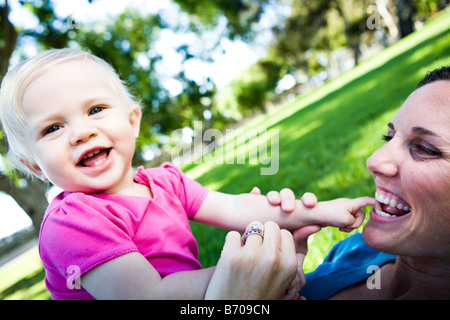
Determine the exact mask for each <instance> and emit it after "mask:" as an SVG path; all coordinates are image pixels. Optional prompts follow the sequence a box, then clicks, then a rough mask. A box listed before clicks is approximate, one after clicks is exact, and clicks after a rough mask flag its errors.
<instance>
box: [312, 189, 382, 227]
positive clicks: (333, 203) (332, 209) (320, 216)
mask: <svg viewBox="0 0 450 320" xmlns="http://www.w3.org/2000/svg"><path fill="white" fill-rule="evenodd" d="M375 203H376V201H375V199H373V198H371V197H361V198H356V199H346V198H340V199H335V200H330V201H323V202H320V203H319V204H318V205H317V206H316V207H315V208H314V209H313V211H314V212H311V214H312V215H313V217H312V218H313V219H314V223H315V224H319V225H321V226H323V227H325V226H331V227H338V228H339V230H341V231H345V232H350V231H352V230H353V229H356V228H358V227H359V226H360V225H361V224H362V223H363V221H364V217H365V215H366V214H365V212H364V211H363V210H362V208H363V207H365V206H369V205H371V206H374V205H375ZM316 210H317V211H316Z"/></svg>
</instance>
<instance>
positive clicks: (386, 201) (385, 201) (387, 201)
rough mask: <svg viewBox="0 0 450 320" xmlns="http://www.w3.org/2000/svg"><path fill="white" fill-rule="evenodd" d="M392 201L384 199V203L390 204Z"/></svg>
mask: <svg viewBox="0 0 450 320" xmlns="http://www.w3.org/2000/svg"><path fill="white" fill-rule="evenodd" d="M390 201H391V199H389V198H385V199H384V201H383V203H384V204H389V202H390Z"/></svg>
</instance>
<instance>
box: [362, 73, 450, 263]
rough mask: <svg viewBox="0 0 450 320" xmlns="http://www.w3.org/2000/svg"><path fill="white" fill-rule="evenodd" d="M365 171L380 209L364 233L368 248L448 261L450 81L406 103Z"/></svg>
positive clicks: (375, 210)
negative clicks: (373, 186) (372, 181)
mask: <svg viewBox="0 0 450 320" xmlns="http://www.w3.org/2000/svg"><path fill="white" fill-rule="evenodd" d="M367 168H368V169H369V170H370V171H371V173H372V175H373V177H374V180H375V185H376V197H377V200H378V201H379V205H378V206H377V207H376V208H372V210H371V212H370V220H369V221H368V223H367V224H366V227H365V228H364V230H363V236H364V240H365V241H366V243H367V244H368V245H369V246H371V247H372V248H375V249H378V250H381V251H384V252H389V253H393V254H397V255H404V256H414V257H426V258H436V257H439V258H440V259H442V258H445V259H447V260H450V81H436V82H433V83H430V84H427V85H425V86H423V87H421V88H419V89H417V90H415V91H414V92H413V93H412V94H411V95H410V96H409V97H408V98H407V99H406V101H405V102H404V104H403V105H402V107H401V108H400V109H399V110H398V112H397V114H396V115H395V117H394V119H392V121H391V122H390V123H389V124H388V129H387V135H386V143H385V144H384V145H383V147H381V148H380V149H378V150H377V151H375V152H374V153H373V154H372V156H371V157H370V158H369V159H368V160H367ZM405 207H406V210H405Z"/></svg>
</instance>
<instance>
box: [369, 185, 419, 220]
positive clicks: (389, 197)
mask: <svg viewBox="0 0 450 320" xmlns="http://www.w3.org/2000/svg"><path fill="white" fill-rule="evenodd" d="M375 199H376V200H377V201H378V202H380V203H381V208H374V209H375V212H376V213H377V214H378V215H380V216H383V217H397V216H402V215H405V214H407V213H409V212H410V211H412V208H411V207H410V206H409V205H408V204H407V203H406V202H404V201H402V200H400V199H399V197H396V196H394V195H393V194H388V193H387V192H384V191H377V192H376V193H375Z"/></svg>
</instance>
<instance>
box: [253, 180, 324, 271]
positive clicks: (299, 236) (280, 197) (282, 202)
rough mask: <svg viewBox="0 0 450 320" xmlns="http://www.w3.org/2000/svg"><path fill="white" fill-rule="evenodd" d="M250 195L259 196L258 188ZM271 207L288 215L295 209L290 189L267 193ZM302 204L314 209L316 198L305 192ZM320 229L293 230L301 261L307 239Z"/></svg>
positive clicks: (308, 227) (293, 197)
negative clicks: (279, 208) (275, 207)
mask: <svg viewBox="0 0 450 320" xmlns="http://www.w3.org/2000/svg"><path fill="white" fill-rule="evenodd" d="M250 193H251V194H261V190H259V188H258V187H254V188H253V189H252V191H250ZM266 197H267V200H268V201H269V203H270V204H271V205H274V206H281V208H282V209H283V211H284V212H287V213H290V212H292V211H294V209H295V206H293V205H295V194H294V192H293V191H292V190H291V189H288V188H284V189H281V190H280V192H278V191H269V192H268V193H267V195H266ZM301 200H302V203H303V204H304V205H305V206H306V207H308V208H314V207H315V206H316V205H317V197H316V195H315V194H314V193H311V192H305V193H304V194H303V196H302V197H301ZM321 229H322V227H321V226H320V225H310V226H305V227H301V228H299V229H297V230H295V231H294V232H293V233H292V235H293V237H294V243H295V248H296V251H297V253H299V254H300V255H301V256H300V257H301V261H302V263H303V259H304V258H305V255H306V253H307V252H308V237H309V236H310V235H312V234H314V233H316V232H319V231H320V230H321Z"/></svg>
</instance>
